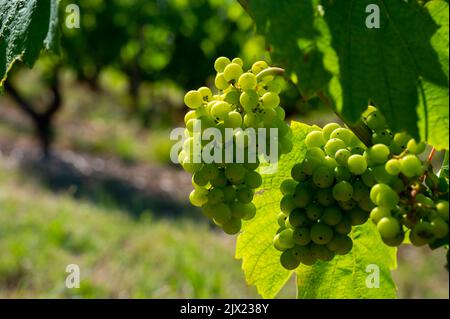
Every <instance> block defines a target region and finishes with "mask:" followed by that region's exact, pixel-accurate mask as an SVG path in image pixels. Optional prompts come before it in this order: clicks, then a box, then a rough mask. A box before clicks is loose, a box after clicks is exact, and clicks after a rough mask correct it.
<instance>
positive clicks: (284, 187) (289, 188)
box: [280, 165, 297, 195]
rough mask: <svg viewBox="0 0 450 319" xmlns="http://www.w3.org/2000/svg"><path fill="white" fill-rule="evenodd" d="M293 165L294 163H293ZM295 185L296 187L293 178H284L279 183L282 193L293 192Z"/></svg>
mask: <svg viewBox="0 0 450 319" xmlns="http://www.w3.org/2000/svg"><path fill="white" fill-rule="evenodd" d="M294 167H295V165H294ZM292 170H293V169H292ZM296 187H297V183H296V182H295V181H294V180H292V179H285V180H284V181H283V182H282V183H281V185H280V191H281V193H282V194H283V195H287V194H294V192H295V188H296Z"/></svg>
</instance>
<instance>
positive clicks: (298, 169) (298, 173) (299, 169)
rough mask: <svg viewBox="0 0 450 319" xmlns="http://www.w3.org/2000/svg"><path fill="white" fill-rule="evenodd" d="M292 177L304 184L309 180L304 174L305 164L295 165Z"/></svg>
mask: <svg viewBox="0 0 450 319" xmlns="http://www.w3.org/2000/svg"><path fill="white" fill-rule="evenodd" d="M291 176H292V178H293V179H294V180H295V181H297V182H303V181H305V180H306V179H307V176H306V174H305V173H304V172H303V163H298V164H295V165H294V166H293V167H292V169H291Z"/></svg>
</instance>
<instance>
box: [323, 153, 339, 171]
mask: <svg viewBox="0 0 450 319" xmlns="http://www.w3.org/2000/svg"><path fill="white" fill-rule="evenodd" d="M323 165H324V166H326V167H329V168H331V169H333V170H334V169H335V168H336V167H337V166H338V163H337V162H336V160H335V159H334V158H333V157H331V156H328V155H327V156H325V159H324V160H323Z"/></svg>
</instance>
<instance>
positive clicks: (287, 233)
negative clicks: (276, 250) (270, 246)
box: [278, 228, 295, 248]
mask: <svg viewBox="0 0 450 319" xmlns="http://www.w3.org/2000/svg"><path fill="white" fill-rule="evenodd" d="M278 238H279V241H280V245H281V246H282V247H286V248H292V247H294V245H295V243H294V230H293V229H291V228H286V229H285V230H283V231H281V232H280V233H279V234H278Z"/></svg>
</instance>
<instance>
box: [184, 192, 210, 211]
mask: <svg viewBox="0 0 450 319" xmlns="http://www.w3.org/2000/svg"><path fill="white" fill-rule="evenodd" d="M189 201H190V202H191V204H192V205H194V206H196V207H202V206H203V205H205V204H206V203H207V202H208V197H207V196H206V194H204V193H202V192H199V191H198V190H197V189H194V190H193V191H192V192H191V193H190V194H189Z"/></svg>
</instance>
